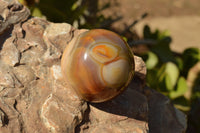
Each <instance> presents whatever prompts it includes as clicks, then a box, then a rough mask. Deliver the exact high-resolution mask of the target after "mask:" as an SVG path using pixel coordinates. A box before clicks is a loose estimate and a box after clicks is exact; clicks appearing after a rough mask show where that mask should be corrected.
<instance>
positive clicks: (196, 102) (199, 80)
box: [141, 25, 200, 133]
mask: <svg viewBox="0 0 200 133" xmlns="http://www.w3.org/2000/svg"><path fill="white" fill-rule="evenodd" d="M143 37H144V39H147V40H153V42H155V44H152V45H150V46H148V48H149V51H147V52H146V53H145V54H143V55H141V56H142V57H143V59H144V61H145V62H146V67H147V84H148V86H150V87H151V88H154V89H156V90H157V91H159V92H161V93H162V94H164V95H166V96H168V97H169V98H170V99H171V101H172V103H173V104H174V105H175V106H176V107H177V108H178V109H180V110H182V111H183V112H185V113H186V114H187V115H188V129H187V132H189V133H193V132H194V133H196V132H200V127H199V124H200V113H199V112H200V49H198V48H187V49H185V50H184V51H183V53H175V52H173V51H172V50H171V49H170V43H171V40H172V39H171V37H170V36H169V34H168V32H166V31H164V32H161V31H159V30H156V31H154V32H153V31H151V30H150V27H149V26H147V25H146V26H145V27H144V30H143Z"/></svg>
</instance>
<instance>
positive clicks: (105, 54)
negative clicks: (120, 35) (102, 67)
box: [90, 44, 118, 63]
mask: <svg viewBox="0 0 200 133" xmlns="http://www.w3.org/2000/svg"><path fill="white" fill-rule="evenodd" d="M90 54H91V56H92V57H93V58H94V59H95V60H96V61H98V62H101V63H105V62H108V61H111V60H113V59H114V58H115V57H117V56H118V49H117V48H116V47H114V46H112V45H106V44H100V45H97V46H95V47H93V48H92V50H91V52H90Z"/></svg>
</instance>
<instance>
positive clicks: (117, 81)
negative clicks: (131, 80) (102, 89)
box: [102, 59, 130, 87]
mask: <svg viewBox="0 0 200 133" xmlns="http://www.w3.org/2000/svg"><path fill="white" fill-rule="evenodd" d="M129 71H130V66H129V63H128V61H126V60H124V59H120V60H117V61H115V62H112V63H109V64H108V65H105V66H104V67H103V70H102V75H103V78H104V81H106V82H107V83H108V84H109V85H112V86H114V87H118V86H121V85H122V84H123V83H125V82H126V81H127V80H128V77H129Z"/></svg>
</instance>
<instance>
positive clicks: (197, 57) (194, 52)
mask: <svg viewBox="0 0 200 133" xmlns="http://www.w3.org/2000/svg"><path fill="white" fill-rule="evenodd" d="M182 57H183V64H184V65H183V66H184V68H183V72H182V73H183V75H184V76H185V77H187V74H188V71H189V69H190V68H192V67H193V66H194V65H195V64H196V63H197V62H198V61H200V50H199V49H198V48H188V49H186V50H185V51H184V52H183V56H182Z"/></svg>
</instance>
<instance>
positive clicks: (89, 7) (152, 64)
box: [19, 0, 200, 132]
mask: <svg viewBox="0 0 200 133" xmlns="http://www.w3.org/2000/svg"><path fill="white" fill-rule="evenodd" d="M19 1H20V2H21V3H22V4H24V5H26V6H28V7H29V8H30V10H31V13H32V15H33V16H37V17H42V18H46V19H47V20H49V21H52V22H67V23H70V24H72V25H73V26H75V27H76V28H89V29H91V28H106V29H111V28H110V27H109V26H110V25H111V24H112V23H114V22H115V21H117V20H118V19H119V18H117V19H115V20H114V19H112V18H111V17H108V18H105V17H104V15H102V14H99V11H102V10H104V9H107V8H109V6H110V4H109V3H106V4H105V5H103V6H102V8H101V9H99V7H98V0H62V1H57V0H19ZM136 22H138V21H137V20H136V21H135V22H133V24H132V25H131V26H128V28H127V29H125V30H124V31H122V32H121V33H120V32H118V33H119V34H121V35H122V36H123V37H124V38H125V39H126V40H127V39H128V40H127V41H132V40H130V39H131V36H133V34H130V29H129V28H130V27H132V26H134V25H135V24H136ZM115 31H117V29H115ZM127 32H128V33H129V34H127ZM134 34H135V33H134ZM127 35H128V36H127ZM132 39H133V37H132ZM143 40H148V41H150V42H151V44H150V45H145V46H146V47H147V48H148V51H147V52H145V53H143V54H140V56H142V58H143V59H144V61H145V63H146V67H147V84H148V86H150V87H151V88H154V89H156V90H157V91H159V92H161V93H162V94H164V95H166V96H168V97H169V98H170V99H171V101H172V102H173V103H174V105H175V106H176V107H177V108H178V109H180V110H182V111H183V112H185V113H186V114H187V115H188V131H187V132H200V127H199V125H200V113H199V112H200V50H199V49H198V48H188V49H186V50H184V52H183V53H175V52H173V51H172V50H171V49H170V44H171V41H172V39H171V37H170V36H169V32H168V31H160V30H156V31H151V29H150V27H149V26H148V25H146V26H145V27H144V30H143ZM135 42H137V40H136V41H135ZM152 42H153V43H152ZM131 46H132V45H131ZM133 47H134V45H133Z"/></svg>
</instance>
